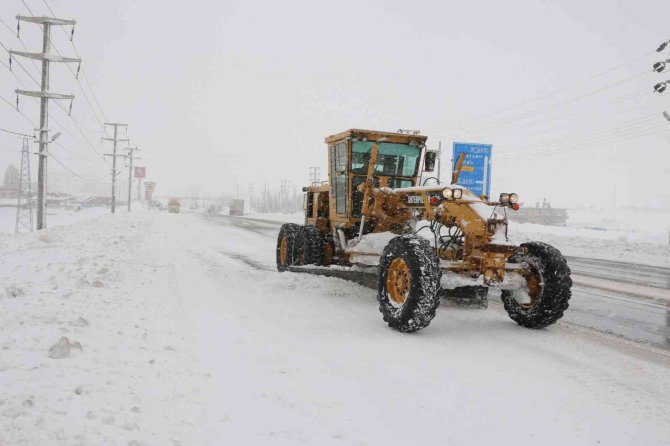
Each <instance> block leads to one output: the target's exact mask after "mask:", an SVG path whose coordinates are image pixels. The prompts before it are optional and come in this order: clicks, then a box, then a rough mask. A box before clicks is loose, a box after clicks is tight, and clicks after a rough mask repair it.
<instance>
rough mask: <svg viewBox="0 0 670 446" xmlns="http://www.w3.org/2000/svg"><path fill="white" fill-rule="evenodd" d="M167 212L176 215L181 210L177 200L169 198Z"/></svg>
mask: <svg viewBox="0 0 670 446" xmlns="http://www.w3.org/2000/svg"><path fill="white" fill-rule="evenodd" d="M167 209H168V212H169V213H171V214H177V213H179V211H180V210H181V203H180V202H179V198H170V199H169V200H168V204H167Z"/></svg>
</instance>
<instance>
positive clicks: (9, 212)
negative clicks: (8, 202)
mask: <svg viewBox="0 0 670 446" xmlns="http://www.w3.org/2000/svg"><path fill="white" fill-rule="evenodd" d="M121 212H125V208H123V209H119V213H121ZM104 214H109V208H106V207H99V208H84V209H81V210H78V211H77V210H74V209H52V208H48V209H47V227H48V228H51V227H56V226H63V225H69V224H72V223H76V222H79V221H83V220H88V219H90V218H93V217H97V216H99V215H104ZM36 222H37V214H36V211H35V210H34V209H33V227H35V224H36ZM15 227H16V208H15V207H0V233H13V232H14V229H15Z"/></svg>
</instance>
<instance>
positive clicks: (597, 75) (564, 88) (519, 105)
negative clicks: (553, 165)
mask: <svg viewBox="0 0 670 446" xmlns="http://www.w3.org/2000/svg"><path fill="white" fill-rule="evenodd" d="M654 53H655V51H649V52H647V53H644V54H642V55H640V56H637V57H634V58H632V59H630V60H628V61H626V62H623V63H621V64H619V65H616V66H614V67H612V68H608V69H607V70H605V71H602V72H600V73H596V74H594V75H591V76H589V77H587V78H585V79H582V80H579V81H577V82H573V83H572V84H569V85H566V86H564V87H559V88H557V89H555V90H551V91H549V92H547V93H543V94H541V95H539V96H537V97H535V98H532V99H528V100H525V101H522V102H519V103H516V104H513V105H510V106H507V107H504V108H501V109H498V110H495V111H492V112H487V113H483V114H481V115H478V116H474V117H472V118H467V119H464V120H461V121H460V122H458V123H456V124H455V125H458V124H459V123H464V122H469V121H476V120H480V119H482V118H486V117H488V116H493V115H498V114H500V113H504V112H506V111H509V110H513V109H515V108H518V107H521V106H524V105H527V104H532V103H533V102H537V101H539V100H541V99H544V98H546V97H549V96H552V95H554V94H556V93H560V92H562V91H565V90H569V89H571V88H574V87H576V86H578V85H581V84H583V83H586V82H588V81H591V80H593V79H596V78H598V77H602V76H604V75H606V74H609V73H611V72H614V71H616V70H618V69H620V68H623V67H624V66H626V65H629V64H631V63H633V62H637V61H638V60H641V59H643V58H645V57H648V56H650V55H652V54H654ZM441 128H442V129H443V128H444V127H443V126H432V127H426V128H425V129H426V130H436V129H441Z"/></svg>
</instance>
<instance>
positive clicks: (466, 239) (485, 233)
mask: <svg viewBox="0 0 670 446" xmlns="http://www.w3.org/2000/svg"><path fill="white" fill-rule="evenodd" d="M371 196H372V197H373V200H372V204H373V206H372V207H371V209H370V210H371V212H370V214H371V218H373V219H377V220H380V221H386V222H388V221H392V220H394V217H395V219H396V220H397V219H403V218H408V215H409V214H408V212H407V211H413V214H415V215H416V214H418V219H419V220H423V221H426V222H428V223H429V225H430V230H431V232H433V234H432V238H433V245H434V246H435V248H436V250H437V252H438V256H439V257H440V258H441V259H442V260H445V261H449V262H450V263H449V268H450V269H451V270H452V271H457V272H461V273H465V274H468V275H471V276H472V277H479V276H483V280H484V283H486V284H487V285H488V286H498V285H499V284H501V283H503V281H504V279H505V268H506V263H507V259H508V258H509V257H510V256H512V255H514V254H515V253H516V252H518V248H517V247H516V246H515V245H514V244H512V243H510V242H509V241H508V240H507V235H506V233H507V217H506V215H505V212H504V211H501V210H500V209H499V208H498V207H497V204H496V203H488V202H485V201H483V200H482V199H481V198H480V197H477V196H476V195H474V194H473V193H472V192H471V191H469V190H468V189H466V188H463V187H461V186H458V185H449V186H429V187H409V188H398V189H389V188H376V189H373V190H372V191H371ZM445 228H446V231H447V232H446V234H447V235H445V234H443V233H442V232H441V231H443V229H445ZM376 229H377V230H375V231H374V232H381V231H387V230H388V227H386V226H385V225H380V226H379V227H378V228H376ZM428 234H430V232H429V233H428ZM445 237H447V238H448V242H445ZM427 238H429V239H430V238H431V236H427Z"/></svg>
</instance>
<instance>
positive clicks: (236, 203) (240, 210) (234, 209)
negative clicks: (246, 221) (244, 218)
mask: <svg viewBox="0 0 670 446" xmlns="http://www.w3.org/2000/svg"><path fill="white" fill-rule="evenodd" d="M229 214H230V215H244V200H239V199H236V200H233V201H232V202H231V203H230V211H229Z"/></svg>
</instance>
